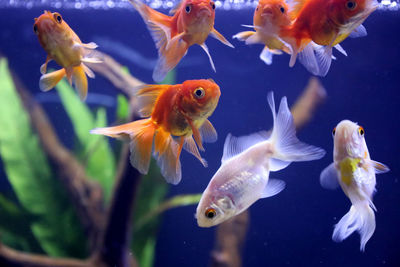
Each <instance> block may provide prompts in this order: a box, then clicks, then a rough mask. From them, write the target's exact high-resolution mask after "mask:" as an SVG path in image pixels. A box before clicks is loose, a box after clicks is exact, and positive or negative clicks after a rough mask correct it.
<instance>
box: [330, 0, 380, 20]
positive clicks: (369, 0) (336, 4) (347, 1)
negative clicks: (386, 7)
mask: <svg viewBox="0 0 400 267" xmlns="http://www.w3.org/2000/svg"><path fill="white" fill-rule="evenodd" d="M377 7H378V5H377V2H376V1H375V0H331V1H330V3H329V9H328V10H329V14H328V16H329V18H330V19H331V20H332V21H333V22H335V23H336V24H338V25H344V26H351V25H355V24H357V25H359V24H360V23H362V22H363V21H364V20H365V19H366V18H367V17H368V16H369V15H370V14H371V13H372V12H373V11H374V10H375V9H376V8H377Z"/></svg>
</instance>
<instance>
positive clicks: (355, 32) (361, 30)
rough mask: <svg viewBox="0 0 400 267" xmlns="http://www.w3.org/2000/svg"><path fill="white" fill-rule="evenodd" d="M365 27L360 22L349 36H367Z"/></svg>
mask: <svg viewBox="0 0 400 267" xmlns="http://www.w3.org/2000/svg"><path fill="white" fill-rule="evenodd" d="M367 35H368V34H367V29H366V28H365V27H364V26H363V25H362V24H360V25H359V26H358V27H357V28H355V29H354V30H353V31H352V32H351V33H350V34H349V37H350V38H359V37H365V36H367Z"/></svg>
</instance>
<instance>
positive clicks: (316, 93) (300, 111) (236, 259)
mask: <svg viewBox="0 0 400 267" xmlns="http://www.w3.org/2000/svg"><path fill="white" fill-rule="evenodd" d="M325 98H326V91H325V89H324V87H323V86H322V84H321V82H320V81H319V80H318V79H317V78H314V77H312V78H310V80H309V82H308V84H307V86H306V88H304V90H303V93H302V94H301V96H300V97H299V98H298V99H297V101H296V103H295V104H294V105H293V106H292V108H291V111H292V114H293V119H294V124H295V125H296V128H297V129H301V128H303V127H304V126H305V125H306V124H307V123H309V121H310V120H311V119H312V117H313V115H314V113H315V110H316V109H317V108H318V107H319V106H320V105H321V104H322V103H323V102H324V100H325ZM248 224H249V211H248V210H246V211H244V212H243V213H241V214H239V215H238V216H235V217H233V218H231V219H230V220H228V221H226V222H224V223H222V224H220V225H219V226H218V227H217V231H216V243H215V247H214V250H213V251H212V253H211V266H212V267H240V266H242V259H241V250H242V247H243V243H244V240H245V237H246V232H247V228H248Z"/></svg>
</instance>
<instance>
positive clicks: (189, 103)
mask: <svg viewBox="0 0 400 267" xmlns="http://www.w3.org/2000/svg"><path fill="white" fill-rule="evenodd" d="M136 95H137V97H138V105H139V106H140V107H141V108H140V110H139V113H140V114H141V115H142V116H143V117H149V118H147V119H142V120H137V121H134V122H131V123H127V124H123V125H119V126H115V127H108V128H98V129H93V130H92V131H91V133H93V134H103V135H107V136H110V137H115V138H124V137H127V138H129V139H130V140H131V157H130V160H131V164H132V166H133V167H135V168H136V169H137V170H138V171H139V172H140V173H142V174H147V172H148V170H149V165H150V158H151V154H152V152H153V156H154V158H155V159H156V160H157V163H158V165H159V166H160V168H161V174H162V175H163V176H164V178H165V179H166V180H167V182H169V183H172V184H178V183H179V182H180V181H181V178H182V173H181V163H180V160H179V157H180V154H181V151H182V148H184V149H185V150H187V151H188V152H190V153H191V154H193V155H194V156H195V157H196V158H197V159H199V160H200V162H201V163H202V164H203V165H204V166H207V163H206V161H205V160H204V159H203V158H202V157H201V156H200V153H199V150H198V149H197V146H198V147H199V148H200V150H204V148H203V141H204V142H215V141H216V140H217V132H216V130H215V129H214V127H213V125H212V124H211V122H210V121H209V120H208V117H209V116H211V114H212V113H213V112H214V110H215V108H216V107H217V104H218V101H219V97H220V95H221V91H220V89H219V86H218V85H217V84H216V83H215V82H214V81H213V80H211V79H209V80H188V81H185V82H184V83H183V84H175V85H169V84H164V85H158V84H154V85H144V86H141V87H139V88H138V93H137V94H136ZM174 137H175V138H174ZM175 139H178V141H177V140H175ZM196 144H197V146H196ZM153 147H154V148H153Z"/></svg>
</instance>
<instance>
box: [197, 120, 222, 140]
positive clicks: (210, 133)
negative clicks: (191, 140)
mask: <svg viewBox="0 0 400 267" xmlns="http://www.w3.org/2000/svg"><path fill="white" fill-rule="evenodd" d="M199 130H200V135H201V138H202V140H203V142H206V143H214V142H215V141H217V139H218V134H217V131H216V130H215V128H214V126H213V125H212V124H211V122H210V121H209V120H206V121H205V122H204V123H203V125H201V127H200V129H199Z"/></svg>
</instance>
